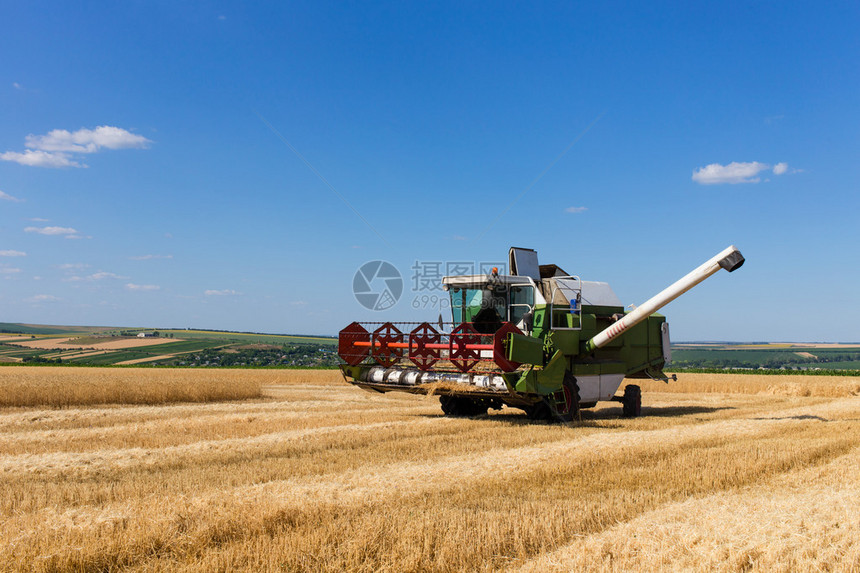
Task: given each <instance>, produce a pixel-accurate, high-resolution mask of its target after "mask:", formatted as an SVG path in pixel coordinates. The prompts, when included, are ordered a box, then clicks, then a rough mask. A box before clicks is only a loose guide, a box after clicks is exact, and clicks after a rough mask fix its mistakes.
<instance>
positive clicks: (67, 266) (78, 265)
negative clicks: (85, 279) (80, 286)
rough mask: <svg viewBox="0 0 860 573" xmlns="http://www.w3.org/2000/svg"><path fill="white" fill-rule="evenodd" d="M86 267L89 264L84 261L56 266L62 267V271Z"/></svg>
mask: <svg viewBox="0 0 860 573" xmlns="http://www.w3.org/2000/svg"><path fill="white" fill-rule="evenodd" d="M88 267H89V265H87V264H84V263H64V264H62V265H59V266H58V267H57V268H59V269H63V270H64V271H68V270H77V269H86V268H88Z"/></svg>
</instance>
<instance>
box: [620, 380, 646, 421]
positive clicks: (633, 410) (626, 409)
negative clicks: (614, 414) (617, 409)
mask: <svg viewBox="0 0 860 573" xmlns="http://www.w3.org/2000/svg"><path fill="white" fill-rule="evenodd" d="M621 405H622V410H621V412H622V415H623V416H624V417H625V418H638V417H639V416H641V415H642V389H641V388H639V386H637V385H636V384H629V385H628V386H627V387H625V388H624V398H623V399H622V401H621Z"/></svg>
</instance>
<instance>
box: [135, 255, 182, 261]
mask: <svg viewBox="0 0 860 573" xmlns="http://www.w3.org/2000/svg"><path fill="white" fill-rule="evenodd" d="M172 258H173V255H138V256H136V257H129V260H132V261H149V260H152V259H172Z"/></svg>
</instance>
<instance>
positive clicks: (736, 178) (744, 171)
mask: <svg viewBox="0 0 860 573" xmlns="http://www.w3.org/2000/svg"><path fill="white" fill-rule="evenodd" d="M769 168H770V165H768V164H767V163H759V162H758V161H753V162H750V163H738V162H735V161H733V162H732V163H729V164H728V165H720V164H719V163H711V164H710V165H707V166H705V167H700V168H699V169H696V170H695V171H693V181H695V182H696V183H699V184H701V185H718V184H721V183H729V184H732V185H733V184H735V183H758V182H759V181H761V178H759V177H757V175H758V174H759V173H760V172H762V171H764V170H765V169H769Z"/></svg>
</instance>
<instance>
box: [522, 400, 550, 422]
mask: <svg viewBox="0 0 860 573" xmlns="http://www.w3.org/2000/svg"><path fill="white" fill-rule="evenodd" d="M523 410H525V411H526V416H528V418H529V420H536V421H540V422H545V421H547V420H551V419H552V410H551V409H550V407H549V404H547V403H546V401H544V400H541V401H540V402H537V403H535V404H532V405H531V406H526V407H524V408H523Z"/></svg>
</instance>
